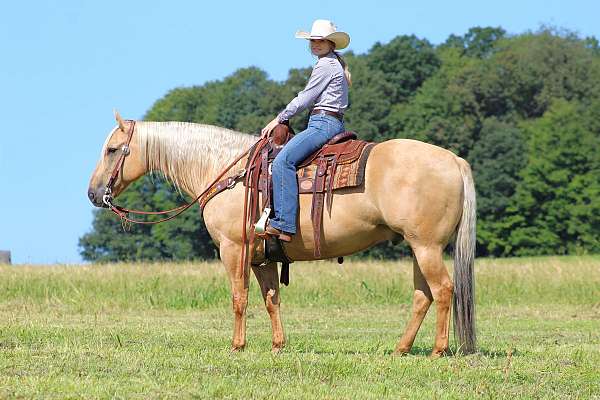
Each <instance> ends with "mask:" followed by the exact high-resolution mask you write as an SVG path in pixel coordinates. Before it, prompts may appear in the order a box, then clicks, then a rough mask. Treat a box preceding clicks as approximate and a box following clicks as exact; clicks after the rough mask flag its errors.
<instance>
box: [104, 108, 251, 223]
mask: <svg viewBox="0 0 600 400" xmlns="http://www.w3.org/2000/svg"><path fill="white" fill-rule="evenodd" d="M126 122H128V123H129V129H128V130H127V140H126V141H125V144H123V146H121V155H120V156H119V159H118V160H117V163H116V164H115V167H114V168H113V171H112V173H111V174H110V178H109V179H108V182H107V183H106V186H105V187H104V195H103V196H102V203H104V204H105V205H106V206H107V207H108V208H110V209H111V211H112V212H114V213H115V214H117V215H118V216H119V218H121V220H122V221H127V222H130V223H133V224H142V225H153V224H159V223H161V222H165V221H169V220H171V219H173V218H175V217H177V216H178V215H179V214H181V213H183V212H184V211H185V210H187V209H188V208H190V207H191V206H193V205H194V204H195V203H196V202H197V201H198V200H200V199H202V198H203V196H205V195H206V194H207V193H208V194H209V195H210V194H211V193H212V192H214V191H212V192H211V189H213V187H214V186H215V184H218V183H220V182H219V180H220V179H221V178H222V177H223V175H225V174H226V173H227V172H228V171H229V170H230V169H231V168H232V167H233V166H234V165H235V164H237V163H238V161H240V160H241V159H242V158H243V157H244V156H246V155H247V154H248V153H249V151H250V150H251V148H250V149H248V150H246V151H244V152H243V153H242V154H240V155H239V156H238V157H237V158H236V159H235V160H234V161H233V162H232V163H231V164H229V165H228V166H227V167H225V169H224V170H223V171H222V172H221V173H220V174H219V176H217V177H216V178H215V179H214V180H213V181H212V182H211V183H210V185H208V187H207V188H206V189H205V190H204V191H203V192H202V193H200V194H199V195H198V197H196V198H195V199H194V200H192V201H191V202H189V203H187V204H184V205H181V206H179V207H175V208H173V209H171V210H165V211H140V210H130V209H127V208H125V207H121V206H119V205H116V204H113V197H112V193H113V186H114V184H115V182H116V180H117V177H118V176H119V174H121V176H122V174H123V165H124V164H125V158H126V157H127V156H128V155H129V154H130V152H131V150H130V147H129V146H130V144H131V138H132V137H133V131H134V129H135V121H134V120H126ZM245 174H246V170H245V169H243V170H241V171H239V172H238V173H237V174H236V175H234V176H232V177H229V178H228V179H227V183H226V185H227V186H226V187H227V188H229V189H231V188H232V187H233V186H234V185H235V182H236V180H237V179H238V178H241V177H242V176H244V175H245ZM203 200H204V199H203ZM206 201H208V200H206ZM206 201H201V202H200V203H201V204H206ZM172 212H175V213H176V214H173V215H171V216H169V217H166V218H162V219H159V220H157V221H140V220H135V219H131V218H129V217H128V214H138V215H164V214H169V213H172Z"/></svg>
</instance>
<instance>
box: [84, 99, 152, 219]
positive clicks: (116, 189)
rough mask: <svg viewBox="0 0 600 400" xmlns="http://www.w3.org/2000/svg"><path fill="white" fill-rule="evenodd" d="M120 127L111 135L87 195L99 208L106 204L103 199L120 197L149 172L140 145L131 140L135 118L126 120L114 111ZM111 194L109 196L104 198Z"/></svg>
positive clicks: (103, 148) (106, 142) (107, 139)
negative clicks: (129, 186)
mask: <svg viewBox="0 0 600 400" xmlns="http://www.w3.org/2000/svg"><path fill="white" fill-rule="evenodd" d="M115 118H116V120H117V126H116V127H115V128H114V129H113V130H112V131H111V132H110V133H109V134H108V137H107V138H106V141H105V142H104V146H103V147H102V153H101V154H100V160H98V164H97V165H96V169H95V170H94V173H93V174H92V177H91V179H90V185H89V187H88V198H89V199H90V201H91V202H92V204H93V205H95V206H96V207H107V204H106V202H105V201H104V199H110V198H111V197H117V196H118V195H119V194H120V193H121V192H123V190H125V188H126V187H127V186H128V185H129V184H130V183H131V182H133V181H135V180H136V179H138V178H139V177H141V176H142V175H144V173H145V172H146V170H145V168H144V163H143V162H142V160H141V157H140V151H139V145H138V143H137V141H136V140H132V136H133V135H134V133H135V129H134V122H133V121H123V119H122V118H121V116H120V115H119V113H118V112H116V111H115ZM105 196H108V197H105Z"/></svg>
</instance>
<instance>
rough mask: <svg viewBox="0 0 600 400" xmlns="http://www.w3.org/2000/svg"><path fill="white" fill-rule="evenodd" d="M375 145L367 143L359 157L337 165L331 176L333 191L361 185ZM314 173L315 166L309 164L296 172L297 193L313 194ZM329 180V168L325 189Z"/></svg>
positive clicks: (315, 170)
mask: <svg viewBox="0 0 600 400" xmlns="http://www.w3.org/2000/svg"><path fill="white" fill-rule="evenodd" d="M375 144H376V143H368V144H367V145H365V147H364V148H363V150H362V152H361V154H360V156H359V157H358V158H356V159H355V160H354V161H352V162H347V163H345V164H338V165H337V167H336V168H335V175H334V176H333V186H332V188H333V189H334V190H335V189H342V188H347V187H355V186H360V185H362V183H363V181H364V176H365V166H366V164H367V159H368V158H369V153H370V152H371V149H372V148H373V146H375ZM316 172H317V165H316V164H311V165H308V166H306V167H304V168H301V169H299V170H298V173H297V175H298V192H299V193H313V186H314V181H315V175H316ZM329 179H331V168H329V169H328V171H327V178H326V182H325V185H324V186H325V187H328V186H329Z"/></svg>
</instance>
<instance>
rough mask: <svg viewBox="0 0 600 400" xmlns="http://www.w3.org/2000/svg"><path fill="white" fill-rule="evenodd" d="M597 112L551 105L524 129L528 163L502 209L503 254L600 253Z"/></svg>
mask: <svg viewBox="0 0 600 400" xmlns="http://www.w3.org/2000/svg"><path fill="white" fill-rule="evenodd" d="M599 109H600V101H596V102H594V103H592V104H591V105H590V106H587V107H586V106H582V105H581V104H578V103H576V102H567V101H565V100H557V101H556V102H555V103H554V105H553V106H552V107H551V108H550V109H549V110H548V111H547V112H546V114H544V116H543V117H542V118H540V119H539V120H536V121H532V122H530V123H527V124H525V125H524V126H525V129H526V134H527V135H528V136H529V152H528V160H527V165H526V166H525V168H524V169H523V171H522V173H521V175H522V180H521V181H520V182H519V184H518V185H517V190H516V194H515V196H514V197H513V199H512V202H511V203H512V204H511V205H510V207H509V208H508V211H509V213H510V214H511V215H510V218H509V219H508V220H507V222H506V228H507V231H508V232H509V236H508V237H509V247H508V248H507V249H506V251H505V253H506V254H515V255H534V254H577V253H586V252H599V251H600V240H598V238H599V237H600V201H598V200H599V199H600V129H599V128H600V125H599V123H598V120H599V117H600V112H599V111H598V110H599Z"/></svg>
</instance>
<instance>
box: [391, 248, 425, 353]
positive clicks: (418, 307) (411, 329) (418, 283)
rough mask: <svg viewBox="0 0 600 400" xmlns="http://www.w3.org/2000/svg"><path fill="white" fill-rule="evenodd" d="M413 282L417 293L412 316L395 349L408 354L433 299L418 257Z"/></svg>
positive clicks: (397, 351) (414, 266) (415, 261)
mask: <svg viewBox="0 0 600 400" xmlns="http://www.w3.org/2000/svg"><path fill="white" fill-rule="evenodd" d="M413 283H414V287H415V293H414V294H413V310H412V317H411V319H410V321H409V322H408V325H407V327H406V331H404V335H402V338H401V339H400V342H399V343H398V345H397V346H396V350H395V351H394V352H395V353H396V354H407V353H408V352H410V349H411V347H412V345H413V342H414V341H415V337H416V336H417V332H418V331H419V328H420V327H421V323H422V322H423V319H424V318H425V315H426V314H427V310H429V306H430V305H431V302H432V301H433V297H432V295H431V290H430V289H429V285H428V284H427V282H426V280H425V277H424V276H423V274H422V273H421V269H420V268H419V264H418V263H417V259H416V258H414V259H413Z"/></svg>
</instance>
